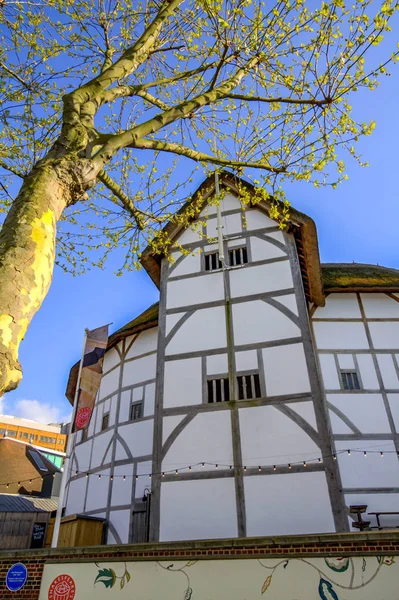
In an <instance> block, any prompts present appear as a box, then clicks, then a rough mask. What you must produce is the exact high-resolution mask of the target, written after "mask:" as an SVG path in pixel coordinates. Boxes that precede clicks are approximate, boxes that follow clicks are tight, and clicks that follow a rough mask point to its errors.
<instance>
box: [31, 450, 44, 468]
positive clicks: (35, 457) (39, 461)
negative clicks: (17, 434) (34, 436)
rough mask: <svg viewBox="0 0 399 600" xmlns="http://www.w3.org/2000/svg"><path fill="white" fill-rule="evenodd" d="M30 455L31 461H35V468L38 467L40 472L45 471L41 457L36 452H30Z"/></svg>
mask: <svg viewBox="0 0 399 600" xmlns="http://www.w3.org/2000/svg"><path fill="white" fill-rule="evenodd" d="M30 455H31V457H32V458H33V460H34V461H35V463H36V466H37V467H39V469H40V471H47V467H46V465H45V464H44V462H43V460H42V458H41V456H40V455H39V454H38V453H37V452H34V451H33V450H30Z"/></svg>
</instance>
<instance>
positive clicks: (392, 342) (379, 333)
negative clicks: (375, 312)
mask: <svg viewBox="0 0 399 600" xmlns="http://www.w3.org/2000/svg"><path fill="white" fill-rule="evenodd" d="M369 327H370V333H371V338H372V340H373V344H374V348H376V349H380V348H381V349H383V348H384V349H386V350H390V349H391V348H392V349H395V350H397V349H398V348H399V323H398V322H392V323H388V322H386V323H369Z"/></svg>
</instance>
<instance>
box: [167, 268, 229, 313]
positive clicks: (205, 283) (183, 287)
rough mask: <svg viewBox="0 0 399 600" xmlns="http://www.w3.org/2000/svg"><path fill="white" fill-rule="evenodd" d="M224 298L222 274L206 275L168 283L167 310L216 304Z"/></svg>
mask: <svg viewBox="0 0 399 600" xmlns="http://www.w3.org/2000/svg"><path fill="white" fill-rule="evenodd" d="M223 298H224V291H223V276H222V273H221V272H217V273H205V274H204V275H199V276H198V277H190V278H189V279H179V280H177V281H169V282H168V290H167V294H166V305H167V308H178V307H180V306H191V305H193V304H202V303H204V302H215V301H216V300H222V299H223Z"/></svg>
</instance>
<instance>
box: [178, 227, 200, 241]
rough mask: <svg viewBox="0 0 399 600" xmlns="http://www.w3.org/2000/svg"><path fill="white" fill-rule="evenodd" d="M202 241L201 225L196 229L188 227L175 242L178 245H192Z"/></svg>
mask: <svg viewBox="0 0 399 600" xmlns="http://www.w3.org/2000/svg"><path fill="white" fill-rule="evenodd" d="M203 239H204V236H203V233H202V225H199V227H197V228H196V229H193V228H191V227H188V228H187V229H186V230H185V231H183V232H182V233H181V234H180V235H179V237H178V240H177V243H178V244H192V243H194V242H200V241H201V240H203Z"/></svg>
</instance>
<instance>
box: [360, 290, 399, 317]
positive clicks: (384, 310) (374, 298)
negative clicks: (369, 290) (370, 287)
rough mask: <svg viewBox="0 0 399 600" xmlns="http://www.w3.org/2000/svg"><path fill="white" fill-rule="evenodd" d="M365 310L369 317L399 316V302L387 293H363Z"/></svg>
mask: <svg viewBox="0 0 399 600" xmlns="http://www.w3.org/2000/svg"><path fill="white" fill-rule="evenodd" d="M361 298H362V302H363V308H364V312H365V313H366V317H367V318H368V319H389V318H395V319H397V318H398V317H399V302H396V300H393V299H392V298H390V297H389V296H387V295H386V294H361Z"/></svg>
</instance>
